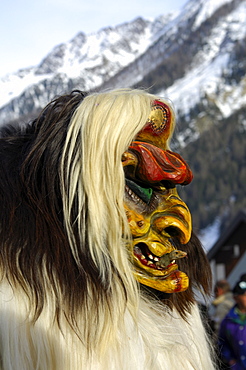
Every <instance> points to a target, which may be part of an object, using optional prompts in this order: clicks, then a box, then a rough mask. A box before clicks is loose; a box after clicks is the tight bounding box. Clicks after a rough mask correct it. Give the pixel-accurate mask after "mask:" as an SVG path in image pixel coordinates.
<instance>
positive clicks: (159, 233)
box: [122, 101, 192, 293]
mask: <svg viewBox="0 0 246 370" xmlns="http://www.w3.org/2000/svg"><path fill="white" fill-rule="evenodd" d="M171 120H172V113H171V110H170V109H169V107H168V106H167V105H166V104H164V103H162V102H159V101H155V102H154V103H153V109H152V111H151V114H150V117H149V119H148V121H147V123H146V126H145V127H144V129H143V130H142V131H141V132H140V133H139V134H138V136H137V138H136V141H134V142H133V143H132V144H131V146H130V147H129V149H128V151H127V152H125V153H124V155H123V157H122V164H123V167H124V171H125V178H126V188H125V189H126V190H125V201H124V204H125V210H126V214H127V218H128V222H129V226H130V230H131V233H132V238H133V243H132V246H131V248H130V249H131V250H130V253H131V257H132V261H133V264H134V275H135V277H136V279H137V280H138V281H139V282H140V283H141V284H144V285H146V286H149V287H151V288H154V289H156V290H159V291H162V292H166V293H173V292H180V291H184V290H186V289H187V287H188V285H189V279H188V277H187V275H186V274H185V273H184V272H181V271H179V270H178V265H177V263H176V261H177V259H179V258H183V257H186V253H185V252H182V251H179V250H176V249H175V248H174V246H173V245H172V242H171V238H172V237H177V238H179V240H180V242H181V243H183V244H186V243H188V241H189V239H190V236H191V215H190V212H189V209H188V207H187V206H186V204H185V203H184V202H183V201H182V200H181V199H180V197H179V196H178V193H177V190H176V188H175V186H176V185H177V184H183V185H184V184H187V183H189V182H190V181H191V180H192V173H191V171H190V169H189V168H188V166H187V164H186V163H185V161H184V160H183V159H182V158H181V157H180V156H179V155H178V154H177V153H174V152H171V151H169V150H166V148H167V139H168V137H169V136H170V130H171V124H172V121H171Z"/></svg>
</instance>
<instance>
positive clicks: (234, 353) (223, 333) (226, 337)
mask: <svg viewBox="0 0 246 370" xmlns="http://www.w3.org/2000/svg"><path fill="white" fill-rule="evenodd" d="M244 276H245V275H244ZM244 276H242V277H243V278H244ZM232 292H233V297H234V300H235V303H236V304H235V306H234V307H233V308H231V309H230V311H229V312H228V314H227V315H226V317H225V318H224V320H223V321H222V323H221V326H220V330H219V350H220V352H221V357H222V360H223V362H224V363H225V365H227V366H228V368H229V369H233V370H243V369H246V279H245V278H244V280H239V281H238V282H237V283H236V285H235V287H234V288H233V291H232Z"/></svg>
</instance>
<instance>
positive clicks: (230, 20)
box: [160, 0, 246, 117]
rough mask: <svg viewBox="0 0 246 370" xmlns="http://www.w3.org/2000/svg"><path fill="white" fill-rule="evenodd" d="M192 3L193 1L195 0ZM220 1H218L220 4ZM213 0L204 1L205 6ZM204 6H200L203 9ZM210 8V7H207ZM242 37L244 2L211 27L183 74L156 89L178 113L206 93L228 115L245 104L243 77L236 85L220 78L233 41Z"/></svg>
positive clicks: (244, 33)
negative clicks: (158, 89) (162, 87)
mask: <svg viewBox="0 0 246 370" xmlns="http://www.w3.org/2000/svg"><path fill="white" fill-rule="evenodd" d="M195 2H196V1H195ZM221 2H222V0H220V1H218V3H221ZM212 3H213V4H214V2H213V1H210V2H209V1H207V5H208V9H207V8H206V7H205V9H207V10H209V9H210V5H211V4H212ZM215 3H216V2H215ZM203 9H204V8H203ZM211 11H212V10H211ZM204 13H205V11H204V10H203V11H201V13H199V16H198V17H197V18H196V21H195V23H194V25H196V27H197V26H198V25H199V24H200V22H202V17H204V15H205V14H204ZM244 37H246V1H242V2H241V3H239V5H238V7H237V8H236V9H235V10H234V11H233V12H231V13H230V14H229V15H228V16H226V17H223V18H221V20H220V22H219V23H218V24H217V25H216V27H215V28H214V29H212V30H211V35H210V39H208V40H206V44H205V45H204V46H203V48H201V50H200V51H199V52H198V53H197V55H196V56H195V58H194V60H193V63H192V65H191V68H190V70H189V71H188V72H187V74H186V75H185V76H184V77H183V78H182V79H179V80H177V81H175V83H174V84H173V85H172V86H170V87H169V88H168V89H166V90H162V91H160V94H165V95H166V96H168V97H169V98H170V99H171V100H172V101H173V104H174V106H178V108H179V110H180V112H182V113H183V114H188V113H189V111H190V109H191V107H192V106H194V105H195V104H198V103H199V101H200V100H201V99H202V97H204V96H205V95H206V96H209V97H210V98H214V99H216V102H217V106H218V108H219V110H220V112H221V115H222V116H223V117H228V116H229V115H231V114H232V112H233V110H238V109H239V108H240V107H242V106H243V105H245V104H246V94H245V88H246V80H245V79H243V80H242V81H241V82H240V84H239V85H237V86H232V85H230V84H225V83H224V81H223V80H222V78H221V75H222V73H223V72H224V71H225V70H226V69H227V68H228V63H229V60H230V55H231V51H232V49H233V47H234V44H235V42H237V41H238V40H242V39H243V38H244Z"/></svg>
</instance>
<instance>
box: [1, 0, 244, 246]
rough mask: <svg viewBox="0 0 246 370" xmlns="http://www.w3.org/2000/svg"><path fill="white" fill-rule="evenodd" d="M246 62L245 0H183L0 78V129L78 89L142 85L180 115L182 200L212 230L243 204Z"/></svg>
mask: <svg viewBox="0 0 246 370" xmlns="http://www.w3.org/2000/svg"><path fill="white" fill-rule="evenodd" d="M245 56H246V0H189V1H187V3H186V5H185V6H184V7H183V8H182V9H181V10H180V12H179V13H177V14H164V15H163V14H160V16H159V17H158V18H156V19H154V20H149V19H143V18H140V17H139V18H137V19H135V20H133V21H132V22H128V23H124V24H121V25H118V26H117V27H108V28H104V29H102V30H99V31H98V32H96V33H94V34H90V35H86V34H84V33H83V32H79V33H78V34H77V35H76V36H75V37H74V38H73V39H72V40H70V41H69V42H65V43H63V44H61V45H57V46H55V47H54V49H53V50H51V52H50V53H49V54H48V55H47V56H45V57H44V59H43V60H42V61H41V62H40V63H39V64H38V65H37V66H33V67H31V68H26V69H22V70H19V71H17V72H16V73H13V74H8V75H6V76H3V77H2V78H0V92H1V94H0V125H3V124H5V123H8V122H11V121H19V122H23V121H27V120H29V119H30V117H32V116H33V115H35V114H36V113H37V111H39V110H40V109H41V108H42V107H44V106H45V105H46V104H47V102H49V101H50V100H51V99H52V98H54V97H55V96H56V95H58V94H62V93H65V92H68V91H71V90H72V89H75V88H79V89H81V90H84V91H93V90H101V89H107V88H116V87H140V88H147V89H149V91H150V92H154V93H157V94H159V95H161V96H163V97H165V98H167V99H169V100H170V101H171V102H172V103H173V105H174V110H175V111H176V113H177V130H176V134H175V140H174V141H173V143H172V145H173V149H174V150H176V149H178V151H180V150H182V151H183V153H181V154H182V155H183V156H184V158H185V159H187V160H188V163H191V162H192V165H193V167H192V170H193V172H194V173H195V180H194V181H193V183H192V184H191V186H190V187H188V188H189V189H191V190H188V192H187V194H188V195H186V197H187V199H185V200H187V202H188V204H189V207H190V208H191V211H192V213H193V215H194V224H195V223H196V222H197V228H199V227H202V228H205V227H206V226H208V225H209V224H213V222H214V224H216V230H218V225H220V224H223V222H224V219H223V217H224V215H226V217H229V216H231V217H233V215H235V212H237V211H238V209H239V208H240V207H246V198H245V196H244V192H245V191H244V188H245V182H246V172H245V156H246V153H245V149H244V148H245V145H244V144H243V138H245V134H246V119H245V116H246V77H245V76H246V58H245ZM230 125H231V126H230ZM221 132H223V135H222V136H221V135H220V133H221ZM190 143H192V145H193V148H192V147H191V145H188V144H190ZM194 148H195V149H194ZM185 150H186V151H185ZM204 158H206V161H205V160H204ZM243 163H244V165H243ZM223 171H224V172H223ZM218 174H219V179H218ZM196 175H197V176H196ZM196 179H197V180H196ZM225 179H226V180H225ZM196 181H197V183H196ZM192 186H193V187H192ZM189 199H190V201H189ZM198 203H199V207H198V206H197V204H198ZM228 210H229V211H228ZM218 220H219V221H218ZM210 234H211V232H210ZM210 239H211V238H210Z"/></svg>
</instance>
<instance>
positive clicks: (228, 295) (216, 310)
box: [209, 280, 235, 340]
mask: <svg viewBox="0 0 246 370" xmlns="http://www.w3.org/2000/svg"><path fill="white" fill-rule="evenodd" d="M214 294H215V297H216V298H215V299H214V300H213V302H212V304H211V307H210V308H209V316H210V320H211V321H210V324H211V327H212V331H213V332H214V334H215V337H216V338H217V335H218V332H219V328H220V324H221V321H222V320H223V319H224V317H225V316H226V314H227V313H228V312H229V310H230V309H231V308H232V307H233V306H234V304H235V302H234V299H233V294H232V292H231V287H230V284H229V283H228V281H227V280H219V281H217V283H216V284H215V287H214ZM216 340H217V339H216Z"/></svg>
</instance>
